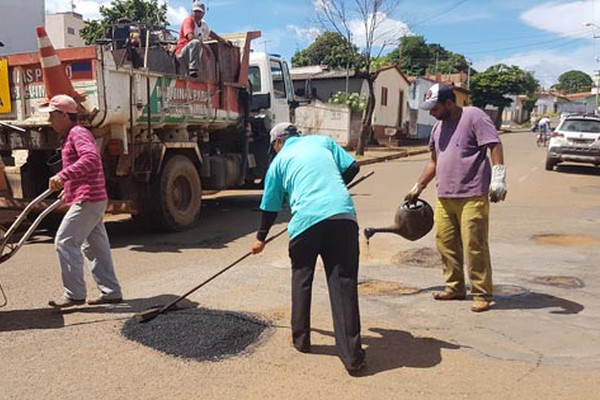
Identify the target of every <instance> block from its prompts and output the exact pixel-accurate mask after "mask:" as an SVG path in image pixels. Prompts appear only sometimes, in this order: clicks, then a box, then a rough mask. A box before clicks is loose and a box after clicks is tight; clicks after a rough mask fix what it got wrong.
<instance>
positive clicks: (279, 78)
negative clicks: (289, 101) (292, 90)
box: [271, 61, 287, 99]
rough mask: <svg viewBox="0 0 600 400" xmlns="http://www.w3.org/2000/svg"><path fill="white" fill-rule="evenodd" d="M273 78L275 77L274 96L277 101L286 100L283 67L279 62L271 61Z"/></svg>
mask: <svg viewBox="0 0 600 400" xmlns="http://www.w3.org/2000/svg"><path fill="white" fill-rule="evenodd" d="M271 76H273V94H274V96H275V98H276V99H285V98H286V97H287V96H286V90H285V81H284V80H283V67H282V66H281V63H280V62H278V61H271Z"/></svg>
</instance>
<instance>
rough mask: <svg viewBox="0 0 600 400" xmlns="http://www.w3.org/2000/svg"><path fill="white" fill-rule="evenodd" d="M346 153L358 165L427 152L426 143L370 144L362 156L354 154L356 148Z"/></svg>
mask: <svg viewBox="0 0 600 400" xmlns="http://www.w3.org/2000/svg"><path fill="white" fill-rule="evenodd" d="M348 153H349V154H350V155H351V156H352V157H354V158H356V161H357V163H358V165H369V164H375V163H379V162H383V161H388V160H395V159H397V158H404V157H410V156H414V155H417V154H425V153H429V150H428V148H427V145H412V146H372V147H367V148H366V149H365V154H364V155H362V156H357V155H356V150H349V151H348Z"/></svg>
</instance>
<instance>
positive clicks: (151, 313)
mask: <svg viewBox="0 0 600 400" xmlns="http://www.w3.org/2000/svg"><path fill="white" fill-rule="evenodd" d="M374 173H375V172H374V171H371V172H369V173H366V174H365V175H363V176H361V177H360V178H358V179H357V180H355V181H354V182H351V183H350V184H348V186H347V188H348V189H351V188H353V187H354V186H356V185H358V184H359V183H360V182H362V181H364V180H365V179H367V178H368V177H370V176H371V175H373V174H374ZM286 231H287V227H286V228H283V229H282V230H281V231H279V232H277V233H276V234H275V235H273V236H271V237H270V238H268V239H267V240H266V241H265V244H266V243H269V242H271V241H273V240H275V239H277V238H278V237H279V236H281V235H283V234H284V233H285V232H286ZM251 255H252V253H251V252H247V253H246V254H244V255H243V256H241V257H240V258H238V259H237V260H235V261H234V262H232V263H231V264H229V265H228V266H226V267H225V268H223V269H222V270H220V271H219V272H217V273H216V274H214V275H213V276H211V277H210V278H208V279H206V280H205V281H204V282H202V283H200V284H199V285H197V286H195V287H193V288H192V289H190V290H188V291H187V292H185V293H184V294H182V295H181V296H179V297H178V298H176V299H175V300H173V301H172V302H170V303H169V304H166V305H164V306H162V307H161V308H159V309H158V310H149V311H146V312H145V313H146V314H145V313H140V314H138V316H139V317H140V318H141V320H142V321H149V320H150V319H152V318H154V317H156V316H157V315H158V314H162V313H163V312H165V311H167V310H168V309H170V308H171V307H173V306H174V305H175V304H177V303H179V302H180V301H181V300H183V299H185V298H186V297H188V296H189V295H190V294H192V293H194V292H195V291H196V290H198V289H200V288H201V287H202V286H204V285H206V284H208V283H209V282H211V281H212V280H213V279H215V278H217V277H218V276H219V275H221V274H223V273H225V272H226V271H228V270H230V269H231V268H233V267H234V266H236V265H237V264H239V263H240V262H242V261H243V260H245V259H246V258H248V257H250V256H251Z"/></svg>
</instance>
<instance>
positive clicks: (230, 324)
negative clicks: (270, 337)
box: [121, 308, 269, 361]
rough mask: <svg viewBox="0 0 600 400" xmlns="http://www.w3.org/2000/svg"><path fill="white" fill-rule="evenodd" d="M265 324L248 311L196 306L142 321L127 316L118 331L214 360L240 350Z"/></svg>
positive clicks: (169, 350)
mask: <svg viewBox="0 0 600 400" xmlns="http://www.w3.org/2000/svg"><path fill="white" fill-rule="evenodd" d="M268 328H269V325H268V324H267V323H266V322H264V321H260V320H259V319H257V318H255V317H253V316H251V315H248V314H242V313H236V312H230V311H220V310H209V309H206V308H196V309H185V310H179V311H171V312H166V313H163V314H159V315H158V316H156V318H154V319H152V320H150V321H148V322H143V323H142V322H139V321H137V320H136V319H130V320H129V321H127V322H126V323H125V325H124V326H123V328H122V330H121V333H122V334H123V336H125V337H126V338H127V339H129V340H132V341H135V342H138V343H141V344H143V345H145V346H148V347H150V348H153V349H156V350H159V351H161V352H163V353H166V354H169V355H172V356H175V357H181V358H186V359H191V360H196V361H218V360H222V359H224V358H227V357H231V356H234V355H237V354H240V353H243V352H244V351H246V350H247V349H249V348H250V347H251V346H252V344H254V343H256V342H257V341H258V340H259V338H260V336H261V334H262V333H263V332H264V331H265V330H266V329H268Z"/></svg>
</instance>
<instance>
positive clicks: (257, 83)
mask: <svg viewBox="0 0 600 400" xmlns="http://www.w3.org/2000/svg"><path fill="white" fill-rule="evenodd" d="M248 80H249V81H250V86H251V87H252V93H257V92H260V91H261V90H262V81H261V80H260V68H258V67H250V70H249V71H248Z"/></svg>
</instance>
